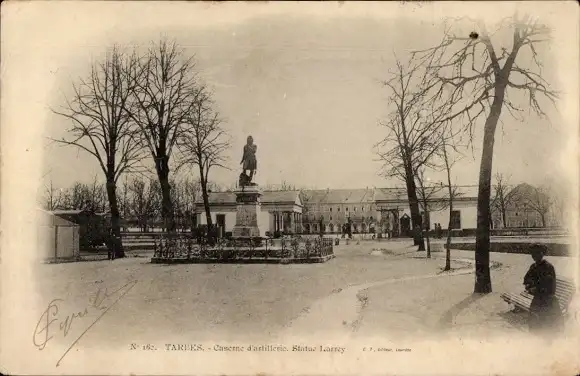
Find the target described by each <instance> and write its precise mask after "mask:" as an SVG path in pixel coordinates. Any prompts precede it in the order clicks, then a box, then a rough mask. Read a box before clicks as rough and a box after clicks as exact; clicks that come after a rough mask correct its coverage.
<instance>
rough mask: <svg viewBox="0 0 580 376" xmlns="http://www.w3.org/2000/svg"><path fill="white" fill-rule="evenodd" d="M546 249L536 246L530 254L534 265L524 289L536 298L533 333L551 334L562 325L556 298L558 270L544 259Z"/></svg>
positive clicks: (532, 322)
mask: <svg viewBox="0 0 580 376" xmlns="http://www.w3.org/2000/svg"><path fill="white" fill-rule="evenodd" d="M545 252H546V247H545V246H544V245H541V244H534V245H532V246H531V248H530V254H531V255H532V258H533V259H534V261H535V262H534V263H533V264H532V265H531V266H530V269H529V270H528V272H527V273H526V275H525V276H524V287H525V289H526V291H527V292H528V293H530V294H531V295H533V296H534V298H533V299H532V304H531V306H530V316H529V328H530V331H532V332H550V331H554V330H556V329H558V326H559V325H560V323H561V317H560V316H561V310H560V305H559V304H558V299H557V298H556V296H555V294H556V270H555V269H554V266H553V265H552V264H550V263H549V262H548V261H547V260H545V259H544V254H545Z"/></svg>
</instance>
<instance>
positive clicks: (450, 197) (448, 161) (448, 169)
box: [440, 137, 460, 270]
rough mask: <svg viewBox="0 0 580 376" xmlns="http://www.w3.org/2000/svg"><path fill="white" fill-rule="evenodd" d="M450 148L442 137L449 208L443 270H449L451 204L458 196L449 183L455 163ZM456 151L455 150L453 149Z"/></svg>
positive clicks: (451, 223)
mask: <svg viewBox="0 0 580 376" xmlns="http://www.w3.org/2000/svg"><path fill="white" fill-rule="evenodd" d="M451 148H453V147H450V146H449V145H448V143H447V141H446V138H445V137H442V144H441V148H440V154H441V157H442V159H443V163H444V166H445V172H446V177H447V206H448V208H449V223H448V224H447V240H446V241H445V268H444V269H443V270H451V227H453V218H452V216H453V203H454V201H455V198H456V197H458V196H459V195H460V192H459V190H458V189H457V185H452V183H451V170H452V168H453V165H454V164H455V163H456V162H457V159H456V158H452V157H451V156H450V155H449V149H451ZM455 150H456V149H455Z"/></svg>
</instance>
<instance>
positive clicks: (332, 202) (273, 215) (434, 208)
mask: <svg viewBox="0 0 580 376" xmlns="http://www.w3.org/2000/svg"><path fill="white" fill-rule="evenodd" d="M445 191H446V190H445V189H443V188H442V189H438V190H436V191H434V194H433V195H431V197H429V199H428V200H427V210H425V208H423V206H424V205H422V204H420V205H419V206H420V210H421V212H422V215H423V218H424V219H423V226H424V227H426V228H429V229H433V228H434V225H435V223H438V224H440V225H441V228H442V229H443V230H446V229H447V228H448V225H449V210H448V201H449V200H448V197H447V196H446V194H445ZM261 201H262V205H261V208H262V218H260V219H259V221H258V222H260V223H264V229H263V230H264V233H265V232H266V231H267V232H270V233H275V232H280V233H286V234H291V233H302V234H319V233H321V232H322V233H324V234H341V233H342V232H343V229H348V226H350V229H351V231H352V233H355V234H356V233H360V234H365V233H381V234H388V236H410V235H411V229H412V221H411V213H410V210H409V201H408V198H407V192H406V190H405V189H403V188H364V189H324V190H303V191H264V192H263V195H262V200H261ZM209 204H210V212H211V216H212V222H213V223H215V224H217V225H218V227H219V228H221V229H222V230H221V231H222V232H223V233H224V234H225V233H228V232H231V231H232V229H233V227H234V225H235V222H236V207H237V206H236V195H235V193H233V192H216V193H210V194H209ZM453 207H454V210H453V212H452V213H451V217H452V229H457V230H462V229H475V228H476V227H477V187H473V186H463V187H458V194H457V197H455V198H454V200H453ZM196 212H197V215H196V223H197V224H200V225H204V224H206V223H207V221H206V214H205V212H204V207H203V203H202V202H198V203H197V204H196ZM426 213H427V214H426Z"/></svg>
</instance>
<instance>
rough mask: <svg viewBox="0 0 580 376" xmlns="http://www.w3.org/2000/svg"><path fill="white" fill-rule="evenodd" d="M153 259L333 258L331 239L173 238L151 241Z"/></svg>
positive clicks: (176, 236) (178, 235) (179, 236)
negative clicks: (153, 243)
mask: <svg viewBox="0 0 580 376" xmlns="http://www.w3.org/2000/svg"><path fill="white" fill-rule="evenodd" d="M154 249H155V251H154V255H153V257H154V258H157V259H167V260H170V259H186V260H190V259H191V260H193V259H216V260H235V259H255V258H264V259H268V258H292V259H313V258H321V257H325V256H328V255H332V254H334V250H333V242H332V239H326V238H316V239H309V238H301V237H297V236H296V237H291V238H282V239H276V240H275V239H271V238H247V239H232V238H230V239H227V238H221V239H217V241H215V242H213V243H212V242H211V239H208V238H205V237H203V238H195V237H193V236H190V235H182V234H176V235H173V236H164V237H160V238H159V239H155V247H154Z"/></svg>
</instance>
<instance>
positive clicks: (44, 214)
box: [38, 209, 78, 227]
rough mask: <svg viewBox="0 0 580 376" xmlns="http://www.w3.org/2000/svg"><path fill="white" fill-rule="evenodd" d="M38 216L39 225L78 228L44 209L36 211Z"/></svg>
mask: <svg viewBox="0 0 580 376" xmlns="http://www.w3.org/2000/svg"><path fill="white" fill-rule="evenodd" d="M38 212H39V214H40V224H42V225H44V226H67V227H78V225H77V224H76V223H74V222H71V221H68V220H66V219H65V218H62V217H59V216H58V215H55V214H54V213H53V212H50V211H48V210H44V209H38Z"/></svg>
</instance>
